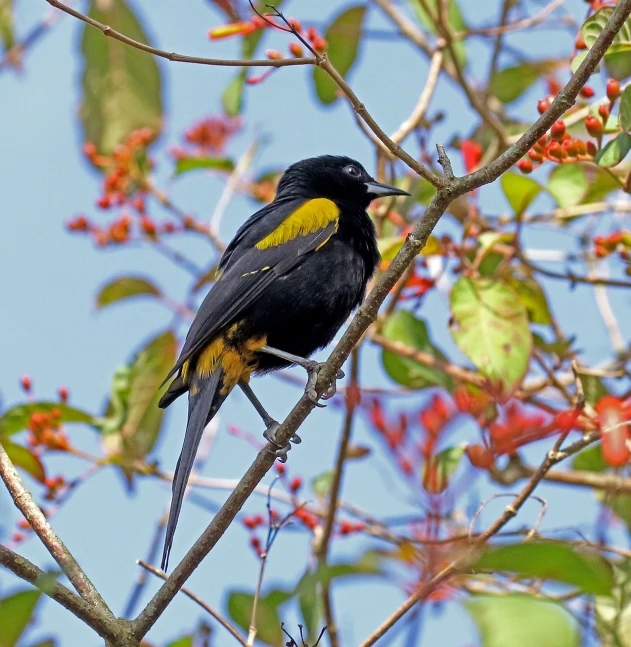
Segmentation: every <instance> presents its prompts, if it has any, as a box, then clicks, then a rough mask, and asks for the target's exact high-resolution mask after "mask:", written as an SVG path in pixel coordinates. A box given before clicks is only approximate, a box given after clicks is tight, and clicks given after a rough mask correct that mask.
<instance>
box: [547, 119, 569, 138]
mask: <svg viewBox="0 0 631 647" xmlns="http://www.w3.org/2000/svg"><path fill="white" fill-rule="evenodd" d="M563 135H565V122H564V121H563V120H559V121H555V122H554V123H553V124H552V128H550V137H551V138H552V139H555V140H557V141H559V140H561V139H562V138H563Z"/></svg>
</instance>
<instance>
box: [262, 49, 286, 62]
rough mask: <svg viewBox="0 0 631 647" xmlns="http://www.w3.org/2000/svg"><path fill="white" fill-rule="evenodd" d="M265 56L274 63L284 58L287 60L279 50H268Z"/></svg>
mask: <svg viewBox="0 0 631 647" xmlns="http://www.w3.org/2000/svg"><path fill="white" fill-rule="evenodd" d="M265 56H267V58H269V59H270V60H272V61H280V60H281V59H282V58H285V57H284V56H283V55H282V54H281V53H280V52H279V51H278V50H277V49H266V50H265Z"/></svg>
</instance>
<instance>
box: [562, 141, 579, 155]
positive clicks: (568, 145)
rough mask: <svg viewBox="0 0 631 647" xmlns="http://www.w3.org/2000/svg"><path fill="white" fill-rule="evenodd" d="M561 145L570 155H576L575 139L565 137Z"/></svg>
mask: <svg viewBox="0 0 631 647" xmlns="http://www.w3.org/2000/svg"><path fill="white" fill-rule="evenodd" d="M562 146H563V148H564V149H565V151H566V152H567V154H568V155H569V156H570V157H576V156H577V155H578V145H577V143H576V140H575V139H566V140H565V141H564V142H563V144H562Z"/></svg>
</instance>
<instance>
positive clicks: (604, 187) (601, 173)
mask: <svg viewBox="0 0 631 647" xmlns="http://www.w3.org/2000/svg"><path fill="white" fill-rule="evenodd" d="M585 172H586V175H587V182H588V186H589V190H588V191H587V195H586V196H585V197H584V198H583V204H589V203H590V202H600V201H601V200H604V199H605V198H606V197H607V196H608V195H609V194H610V193H611V192H612V191H617V190H618V189H620V183H619V182H618V181H617V180H616V178H615V177H612V176H611V174H610V173H608V172H607V171H605V170H604V169H601V168H599V167H598V166H594V165H593V164H592V165H590V166H589V167H588V168H586V169H585Z"/></svg>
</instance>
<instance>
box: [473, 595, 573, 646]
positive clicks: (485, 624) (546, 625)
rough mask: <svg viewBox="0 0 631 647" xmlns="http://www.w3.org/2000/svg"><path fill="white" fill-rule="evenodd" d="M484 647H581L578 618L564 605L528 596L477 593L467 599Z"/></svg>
mask: <svg viewBox="0 0 631 647" xmlns="http://www.w3.org/2000/svg"><path fill="white" fill-rule="evenodd" d="M465 607H466V609H467V611H468V612H469V613H470V614H471V617H472V618H473V620H474V621H475V623H476V624H477V625H478V630H479V632H480V637H481V639H482V647H508V646H509V645H510V647H532V646H533V645H545V647H579V646H580V645H581V637H580V631H579V628H578V625H577V623H576V621H575V620H574V619H573V618H572V617H571V616H570V615H569V613H567V611H565V609H563V607H562V606H561V605H558V604H553V603H550V602H545V601H543V600H540V599H537V598H535V597H531V596H528V595H519V594H508V595H502V596H499V595H498V596H494V595H488V596H475V597H473V598H472V599H471V600H468V601H467V602H465Z"/></svg>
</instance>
